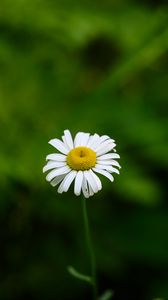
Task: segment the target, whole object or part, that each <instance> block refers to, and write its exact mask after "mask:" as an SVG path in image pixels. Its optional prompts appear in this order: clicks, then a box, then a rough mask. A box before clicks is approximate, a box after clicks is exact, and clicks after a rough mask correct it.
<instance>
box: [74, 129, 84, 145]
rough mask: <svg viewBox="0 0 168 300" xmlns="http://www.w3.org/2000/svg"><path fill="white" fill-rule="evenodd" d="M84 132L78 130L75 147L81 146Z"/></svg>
mask: <svg viewBox="0 0 168 300" xmlns="http://www.w3.org/2000/svg"><path fill="white" fill-rule="evenodd" d="M83 135H84V133H83V132H78V133H77V134H76V136H75V140H74V146H75V147H79V146H80V143H81V140H82V138H83Z"/></svg>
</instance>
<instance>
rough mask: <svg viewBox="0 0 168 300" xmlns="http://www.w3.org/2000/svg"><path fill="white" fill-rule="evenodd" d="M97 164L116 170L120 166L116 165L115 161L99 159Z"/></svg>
mask: <svg viewBox="0 0 168 300" xmlns="http://www.w3.org/2000/svg"><path fill="white" fill-rule="evenodd" d="M97 163H98V164H100V165H112V166H116V167H118V168H121V166H120V164H119V163H118V161H115V160H101V159H97Z"/></svg>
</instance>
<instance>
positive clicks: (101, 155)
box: [43, 130, 120, 198]
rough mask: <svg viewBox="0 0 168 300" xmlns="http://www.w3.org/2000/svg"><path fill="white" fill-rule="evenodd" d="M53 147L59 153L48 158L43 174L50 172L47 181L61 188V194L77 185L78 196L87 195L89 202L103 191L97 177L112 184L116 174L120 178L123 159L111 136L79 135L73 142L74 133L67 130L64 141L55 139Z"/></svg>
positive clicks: (59, 189)
mask: <svg viewBox="0 0 168 300" xmlns="http://www.w3.org/2000/svg"><path fill="white" fill-rule="evenodd" d="M49 144H50V145H52V146H53V147H54V148H56V149H57V151H59V153H58V152H57V153H52V154H49V155H47V157H46V160H47V164H46V165H45V166H44V168H43V172H47V171H49V173H48V175H47V176H46V180H47V181H48V182H50V183H51V185H52V186H54V187H55V186H56V185H58V184H60V185H59V187H58V193H63V192H67V191H68V189H69V187H70V185H71V184H72V182H73V181H74V193H75V195H76V196H79V195H80V194H81V193H83V195H84V197H85V198H89V197H90V196H93V195H94V194H95V193H97V192H98V191H100V190H101V189H102V183H101V181H100V179H99V177H98V176H97V175H96V173H98V174H100V175H104V176H105V177H107V178H108V179H109V180H110V181H113V180H114V178H113V176H112V173H117V174H119V170H118V168H119V169H120V165H119V163H118V162H117V161H116V159H118V158H120V156H119V155H118V154H117V153H116V150H115V146H116V144H115V141H114V140H113V139H111V138H110V137H109V136H107V135H103V136H99V135H98V134H96V133H95V134H93V135H90V134H89V133H84V132H78V133H77V134H76V136H75V139H74V140H73V139H72V136H71V133H70V131H69V130H65V131H64V135H63V136H62V140H59V139H57V138H55V139H52V140H50V141H49ZM110 151H112V152H110ZM109 152H110V153H109Z"/></svg>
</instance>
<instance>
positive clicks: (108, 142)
mask: <svg viewBox="0 0 168 300" xmlns="http://www.w3.org/2000/svg"><path fill="white" fill-rule="evenodd" d="M111 144H113V145H114V146H116V144H115V143H114V142H113V140H111V139H108V140H106V141H104V142H103V143H101V144H99V145H98V146H97V147H96V149H95V151H96V152H97V153H98V152H99V151H100V150H101V149H103V148H105V147H107V146H108V145H111Z"/></svg>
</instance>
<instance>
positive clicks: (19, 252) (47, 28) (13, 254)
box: [0, 0, 168, 300]
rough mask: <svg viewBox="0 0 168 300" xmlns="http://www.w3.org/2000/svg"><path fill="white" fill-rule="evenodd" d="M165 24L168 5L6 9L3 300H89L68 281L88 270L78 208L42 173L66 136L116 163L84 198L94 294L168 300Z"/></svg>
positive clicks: (0, 54) (1, 92)
mask: <svg viewBox="0 0 168 300" xmlns="http://www.w3.org/2000/svg"><path fill="white" fill-rule="evenodd" d="M167 17H168V15H167V5H166V3H164V1H160V2H157V1H154V0H148V1H143V2H141V1H138V0H137V1H135V2H133V1H128V0H127V1H123V0H120V1H118V2H114V1H108V0H106V1H103V2H102V1H92V2H90V1H76V0H74V1H65V0H64V1H63V0H62V1H57V2H54V1H51V0H50V1H46V0H43V1H37V0H34V1H32V0H29V1H26V0H24V1H23V0H22V1H21V0H16V1H15V2H13V1H12V0H1V3H0V120H1V131H0V138H1V150H0V165H1V172H0V179H1V201H0V216H1V219H0V223H1V229H0V238H1V245H2V246H1V251H0V255H1V269H0V277H1V281H0V297H1V298H2V299H4V300H5V299H10V300H13V299H22V298H24V299H41V297H46V298H47V299H57V298H59V299H67V298H68V299H79V298H80V299H90V298H89V297H90V293H89V290H87V289H86V288H85V285H84V284H81V283H79V282H76V281H74V280H73V279H71V278H70V277H69V276H68V274H66V266H67V265H69V264H71V263H72V264H73V265H74V266H77V267H78V269H80V270H81V271H82V270H83V272H86V273H87V263H86V261H87V258H85V251H84V246H85V244H84V241H83V238H82V228H83V227H82V226H83V225H82V220H81V216H80V201H79V200H78V198H77V201H76V199H74V197H73V193H72V192H70V193H69V194H67V195H65V196H60V195H57V193H56V190H55V189H51V188H50V187H49V186H48V185H47V184H46V182H45V179H44V176H43V175H42V173H41V169H42V166H43V164H44V159H45V155H46V154H47V153H49V152H50V151H52V149H51V148H50V147H49V145H48V144H47V142H48V140H49V139H50V138H52V137H56V136H57V137H59V136H61V134H62V131H63V129H65V128H69V129H70V130H71V131H72V133H73V134H75V133H76V132H77V131H79V130H83V131H89V132H92V133H94V132H98V133H100V134H108V135H111V136H112V137H114V138H115V139H116V141H117V150H118V152H119V153H120V154H121V165H122V170H121V175H120V176H118V177H117V176H116V177H117V178H115V179H116V180H115V182H114V184H113V185H111V184H110V183H109V182H107V181H106V180H104V179H102V180H103V186H104V189H103V191H102V192H101V193H100V194H98V195H97V196H95V198H94V199H92V201H88V206H89V213H90V218H91V224H92V228H93V235H94V240H95V250H96V255H97V261H98V274H99V281H100V290H101V291H103V290H105V289H107V288H112V289H113V290H114V291H115V294H114V300H117V299H118V300H121V299H122V300H123V299H125V300H126V299H129V300H130V299H136V300H140V299H143V300H147V299H152V298H156V297H163V298H164V297H165V298H166V297H167V298H168V284H167V283H168V276H167V274H168V272H167V270H168V238H167V230H168V221H167V216H168V205H167V176H166V175H167V165H168V159H167V151H168V142H167V125H168V122H167V97H168V90H167V80H168V74H167V67H168V61H167V50H168V30H167V24H168V22H167V19H168V18H167ZM81 257H82V259H81ZM65 287H66V288H65Z"/></svg>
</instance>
